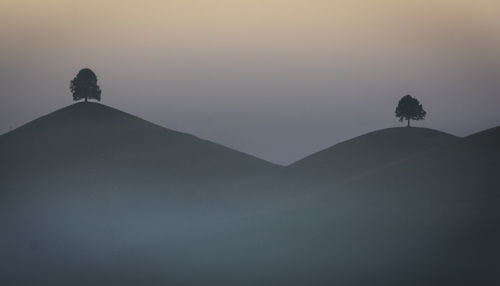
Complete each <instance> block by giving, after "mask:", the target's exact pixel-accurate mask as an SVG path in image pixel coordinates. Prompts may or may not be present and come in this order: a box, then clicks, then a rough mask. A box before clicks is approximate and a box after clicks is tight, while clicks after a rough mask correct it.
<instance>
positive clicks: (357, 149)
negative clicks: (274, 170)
mask: <svg viewBox="0 0 500 286" xmlns="http://www.w3.org/2000/svg"><path fill="white" fill-rule="evenodd" d="M458 140H460V138H458V137H456V136H453V135H450V134H447V133H444V132H440V131H437V130H433V129H427V128H416V127H411V128H407V127H400V128H388V129H382V130H378V131H374V132H370V133H367V134H364V135H361V136H358V137H355V138H353V139H350V140H347V141H344V142H341V143H339V144H336V145H334V146H332V147H329V148H326V149H324V150H322V151H319V152H317V153H314V154H312V155H309V156H307V157H305V158H303V159H301V160H299V161H297V162H295V163H293V164H291V165H290V167H291V168H293V169H297V172H305V173H308V174H314V175H318V176H325V175H327V176H329V177H332V178H343V177H346V176H353V175H358V174H360V173H363V172H368V171H370V170H374V169H377V168H383V167H385V166H388V165H390V164H395V163H397V162H400V161H402V160H408V159H409V158H411V157H412V156H418V155H419V154H422V153H425V152H427V151H429V150H431V149H435V148H438V147H441V146H446V145H448V144H452V143H455V142H457V141H458Z"/></svg>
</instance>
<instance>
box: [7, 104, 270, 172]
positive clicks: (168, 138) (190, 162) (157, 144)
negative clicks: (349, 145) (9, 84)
mask: <svg viewBox="0 0 500 286" xmlns="http://www.w3.org/2000/svg"><path fill="white" fill-rule="evenodd" d="M0 159H1V162H2V164H1V166H0V167H1V168H2V174H3V176H4V178H3V179H5V176H7V175H8V176H7V178H8V177H10V176H11V175H13V174H16V175H19V176H27V175H29V174H31V173H38V172H44V171H48V170H57V169H64V170H75V172H77V171H78V172H86V173H87V174H86V175H92V173H97V174H98V173H102V172H106V171H116V170H127V169H128V170H135V171H148V172H153V173H157V172H161V173H162V176H165V177H168V176H171V175H173V176H179V175H182V174H187V175H188V176H196V177H200V176H206V177H214V176H220V175H223V176H238V175H241V174H245V173H249V172H259V171H262V170H269V169H272V168H276V166H274V165H273V164H271V163H268V162H266V161H263V160H260V159H258V158H255V157H252V156H250V155H246V154H243V153H241V152H238V151H235V150H232V149H229V148H226V147H223V146H221V145H218V144H215V143H212V142H209V141H206V140H202V139H200V138H197V137H195V136H192V135H189V134H185V133H181V132H176V131H173V130H169V129H166V128H163V127H160V126H157V125H155V124H152V123H150V122H147V121H145V120H142V119H140V118H137V117H135V116H132V115H130V114H126V113H124V112H121V111H119V110H116V109H113V108H110V107H107V106H105V105H101V104H96V103H77V104H74V105H71V106H68V107H66V108H63V109H60V110H58V111H55V112H53V113H51V114H48V115H46V116H43V117H41V118H39V119H37V120H34V121H32V122H30V123H28V124H26V125H24V126H22V127H20V128H18V129H16V130H14V131H12V132H9V133H7V134H4V135H2V136H0ZM97 174H96V175H97ZM123 175H127V176H128V175H129V174H123Z"/></svg>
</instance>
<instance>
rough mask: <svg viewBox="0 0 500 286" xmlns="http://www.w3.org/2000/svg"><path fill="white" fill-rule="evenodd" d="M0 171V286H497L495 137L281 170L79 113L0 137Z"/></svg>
mask: <svg viewBox="0 0 500 286" xmlns="http://www.w3.org/2000/svg"><path fill="white" fill-rule="evenodd" d="M320 154H324V155H325V158H326V159H327V160H326V161H323V159H322V158H321V157H322V156H323V155H322V156H319V155H320ZM339 157H340V158H343V159H342V160H343V161H341V160H338V158H339ZM312 159H314V160H312ZM0 160H1V161H0V230H1V231H2V235H1V236H0V246H1V247H0V266H1V267H0V284H1V285H152V286H153V285H297V286H302V285H370V286H371V285H412V286H413V285H415V286H417V285H418V286H420V285H426V286H427V285H464V286H466V285H467V286H468V285H485V286H486V285H488V286H489V285H498V284H499V283H500V278H499V276H498V274H497V273H498V269H499V267H500V264H499V263H498V261H499V260H498V258H499V257H500V247H499V246H498V241H500V231H499V230H498V225H499V224H500V214H499V213H500V211H499V208H498V205H499V204H500V186H499V184H500V181H499V180H498V170H499V169H500V128H499V127H497V128H493V129H490V130H486V131H483V132H480V133H477V134H474V135H471V136H468V137H465V138H456V137H453V136H451V135H447V134H444V133H441V132H438V131H433V130H429V129H422V128H410V129H406V128H393V129H386V130H380V131H376V132H373V133H369V134H367V135H364V136H361V137H358V138H354V139H352V140H349V141H346V142H344V143H341V144H338V145H336V146H334V147H332V148H330V149H326V150H325V151H322V152H320V153H318V154H314V155H312V156H311V157H310V158H309V157H308V158H305V159H304V160H303V162H302V163H304V165H303V166H302V163H300V162H299V163H300V164H299V163H297V166H295V164H294V165H293V166H292V167H290V168H280V167H277V166H274V165H272V164H270V163H267V162H265V161H262V160H259V159H257V158H254V157H251V156H248V155H245V154H242V153H240V152H236V151H233V150H230V149H228V148H225V147H223V146H220V145H217V144H214V143H210V142H207V141H204V140H201V139H198V138H196V137H194V136H191V135H187V134H183V133H180V132H175V131H172V130H168V129H165V128H162V127H159V126H156V125H154V124H151V123H149V122H146V121H144V120H141V119H139V118H136V117H133V116H131V115H128V114H126V113H123V112H120V111H117V110H114V109H111V108H109V107H106V106H102V105H98V104H75V105H72V106H69V107H67V108H64V109H61V110H59V111H56V112H54V113H52V114H49V115H47V116H45V117H42V118H40V119H37V120H35V121H33V122H31V123H29V124H27V125H25V126H23V127H21V128H19V129H16V130H14V131H12V132H10V133H8V134H5V135H2V136H0ZM309 160H311V161H309ZM328 160H333V161H334V162H335V163H334V164H333V165H331V164H328ZM317 162H322V164H319V165H320V166H322V167H321V168H323V169H321V168H319V169H316V167H314V166H315V165H316V163H317ZM325 162H326V163H325ZM305 163H307V164H305ZM309 163H310V164H311V165H310V166H311V167H309ZM344 165H345V166H346V168H347V167H348V169H346V170H343V169H342V166H344ZM332 166H333V167H335V168H332ZM317 170H324V171H325V173H321V174H323V175H324V174H327V176H323V177H321V176H320V177H318V180H315V179H316V177H312V176H306V175H308V174H311V173H312V174H317V173H318V171H317ZM304 174H305V175H304ZM325 177H326V178H327V180H324V179H323V178H325ZM339 178H340V179H339Z"/></svg>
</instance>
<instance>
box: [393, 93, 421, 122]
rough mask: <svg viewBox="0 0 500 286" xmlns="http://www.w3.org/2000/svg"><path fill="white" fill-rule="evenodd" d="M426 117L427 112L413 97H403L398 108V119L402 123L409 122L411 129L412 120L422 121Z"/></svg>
mask: <svg viewBox="0 0 500 286" xmlns="http://www.w3.org/2000/svg"><path fill="white" fill-rule="evenodd" d="M426 115H427V112H425V110H424V108H423V107H422V104H420V102H419V101H418V99H416V98H413V97H412V96H411V95H405V96H403V97H402V98H401V99H400V100H399V103H398V106H397V107H396V117H398V118H399V121H401V122H402V121H403V120H407V121H408V125H407V127H410V120H422V119H424V118H425V116H426Z"/></svg>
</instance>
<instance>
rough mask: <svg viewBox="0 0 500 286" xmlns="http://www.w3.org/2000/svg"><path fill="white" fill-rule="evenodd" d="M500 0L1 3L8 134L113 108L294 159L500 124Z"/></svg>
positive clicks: (1, 74)
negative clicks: (402, 111) (400, 116)
mask: <svg viewBox="0 0 500 286" xmlns="http://www.w3.org/2000/svg"><path fill="white" fill-rule="evenodd" d="M499 15H500V1H498V0H266V1H264V0H197V1H196V0H175V1H173V0H172V1H169V0H164V1H160V0H141V1H139V0H136V1H131V0H111V1H105V0H90V1H89V0H87V1H76V0H29V1H27V0H2V1H0V39H1V41H0V133H5V132H7V131H8V130H10V129H13V128H16V127H18V126H20V125H22V124H24V123H26V122H28V121H30V120H32V119H35V118H37V117H39V116H41V115H44V114H46V113H49V112H52V111H54V110H55V109H57V108H60V107H64V106H66V105H68V104H71V103H72V98H71V95H70V92H69V81H70V80H71V79H72V78H73V77H74V76H75V75H76V73H77V72H78V70H79V69H81V68H84V67H90V68H91V69H93V70H94V71H95V72H96V74H97V76H98V78H99V84H100V85H101V88H102V91H103V93H102V103H103V104H106V105H110V106H112V107H115V108H118V109H122V110H124V111H126V112H129V113H132V114H134V115H138V116H140V117H143V118H144V119H147V120H150V121H152V122H155V123H158V124H160V125H162V126H165V127H168V128H172V129H176V130H180V131H184V132H188V133H192V134H194V135H197V136H199V137H202V138H205V139H209V140H212V141H215V142H218V143H221V144H223V145H226V146H229V147H233V148H235V149H237V150H240V151H244V152H247V153H250V154H253V155H256V156H258V157H261V158H263V159H267V160H270V161H273V162H277V163H282V164H287V163H291V162H292V161H295V160H297V159H299V158H301V157H303V156H305V155H308V154H310V153H312V152H315V151H318V150H320V149H322V148H325V147H327V146H330V145H332V144H334V143H337V142H340V141H343V140H345V139H348V138H350V137H353V136H356V135H360V134H363V133H365V132H367V131H371V130H374V129H380V128H385V127H392V126H400V125H402V124H400V123H399V122H397V120H396V119H395V118H394V109H395V106H396V104H397V101H398V99H399V98H400V97H402V96H403V95H405V94H408V93H409V94H412V95H413V96H415V97H417V98H418V99H420V100H421V102H422V103H423V105H424V108H425V109H426V110H427V112H428V117H427V120H425V121H423V122H420V123H417V124H416V125H418V126H425V127H430V128H436V129H440V130H443V131H447V132H450V133H453V134H456V135H468V134H470V133H473V132H476V131H479V130H481V129H485V128H490V127H494V126H496V125H498V124H500V112H499V111H498V110H500V17H499Z"/></svg>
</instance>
